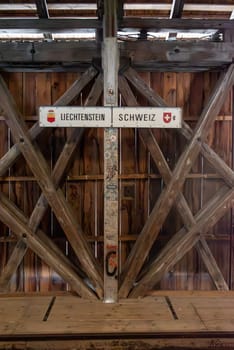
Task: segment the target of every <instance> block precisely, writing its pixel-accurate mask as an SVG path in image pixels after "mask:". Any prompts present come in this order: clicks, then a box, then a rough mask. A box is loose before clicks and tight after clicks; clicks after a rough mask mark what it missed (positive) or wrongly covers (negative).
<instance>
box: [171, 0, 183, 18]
mask: <svg viewBox="0 0 234 350" xmlns="http://www.w3.org/2000/svg"><path fill="white" fill-rule="evenodd" d="M183 8H184V0H173V2H172V5H171V12H170V18H181V16H182V12H183Z"/></svg>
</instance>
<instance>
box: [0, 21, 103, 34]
mask: <svg viewBox="0 0 234 350" xmlns="http://www.w3.org/2000/svg"><path fill="white" fill-rule="evenodd" d="M101 27H102V22H101V21H99V20H98V19H93V18H88V19H86V18H79V20H77V19H74V18H62V19H61V18H56V19H51V18H49V19H45V18H40V20H39V19H32V18H23V19H22V18H21V19H19V18H14V19H12V18H1V19H0V32H1V31H3V30H9V29H14V30H17V31H23V30H25V29H28V30H30V32H37V33H39V32H40V31H41V32H42V33H45V32H52V33H54V32H56V33H65V32H69V33H71V31H73V32H74V31H76V30H77V29H97V28H101Z"/></svg>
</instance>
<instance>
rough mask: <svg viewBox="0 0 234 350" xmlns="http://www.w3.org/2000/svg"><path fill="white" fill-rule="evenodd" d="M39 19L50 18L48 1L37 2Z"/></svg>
mask: <svg viewBox="0 0 234 350" xmlns="http://www.w3.org/2000/svg"><path fill="white" fill-rule="evenodd" d="M35 2H36V6H37V14H38V17H39V18H49V11H48V5H47V0H35Z"/></svg>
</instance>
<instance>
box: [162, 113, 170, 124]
mask: <svg viewBox="0 0 234 350" xmlns="http://www.w3.org/2000/svg"><path fill="white" fill-rule="evenodd" d="M171 119H172V115H171V112H163V121H164V123H170V122H171Z"/></svg>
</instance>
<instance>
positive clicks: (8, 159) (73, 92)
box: [0, 66, 97, 176]
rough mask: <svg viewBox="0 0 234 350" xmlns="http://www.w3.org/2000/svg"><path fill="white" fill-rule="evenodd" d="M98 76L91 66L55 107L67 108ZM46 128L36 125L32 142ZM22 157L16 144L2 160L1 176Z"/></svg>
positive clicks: (31, 133)
mask: <svg viewBox="0 0 234 350" xmlns="http://www.w3.org/2000/svg"><path fill="white" fill-rule="evenodd" d="M96 75H97V70H96V69H95V68H94V67H93V66H91V67H89V68H88V69H87V71H86V72H85V73H84V74H82V76H81V77H80V78H79V79H77V80H75V81H74V83H73V84H72V85H71V86H70V87H69V88H68V90H67V91H66V92H65V93H64V94H63V95H62V96H61V97H60V98H59V99H58V100H57V101H56V102H55V103H54V106H66V105H68V104H70V103H71V102H72V101H73V100H74V98H75V97H76V96H78V95H79V94H80V92H81V91H82V90H83V88H84V87H85V86H86V85H87V84H88V83H89V82H90V81H91V80H92V79H93V78H94V77H95V76H96ZM44 130H45V128H42V127H40V126H39V123H38V122H37V123H35V124H34V125H33V126H32V128H31V129H30V130H29V131H28V133H29V135H30V138H31V140H34V139H36V138H37V137H38V136H39V135H40V134H41V133H42V132H43V131H44ZM19 155H20V149H19V145H18V144H14V146H12V147H11V148H10V149H9V150H8V151H7V152H6V153H5V155H4V156H3V157H2V158H1V159H0V176H3V175H4V174H5V172H6V171H7V170H8V169H9V168H10V167H11V166H12V165H13V164H14V163H15V161H16V159H17V158H18V156H19Z"/></svg>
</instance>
